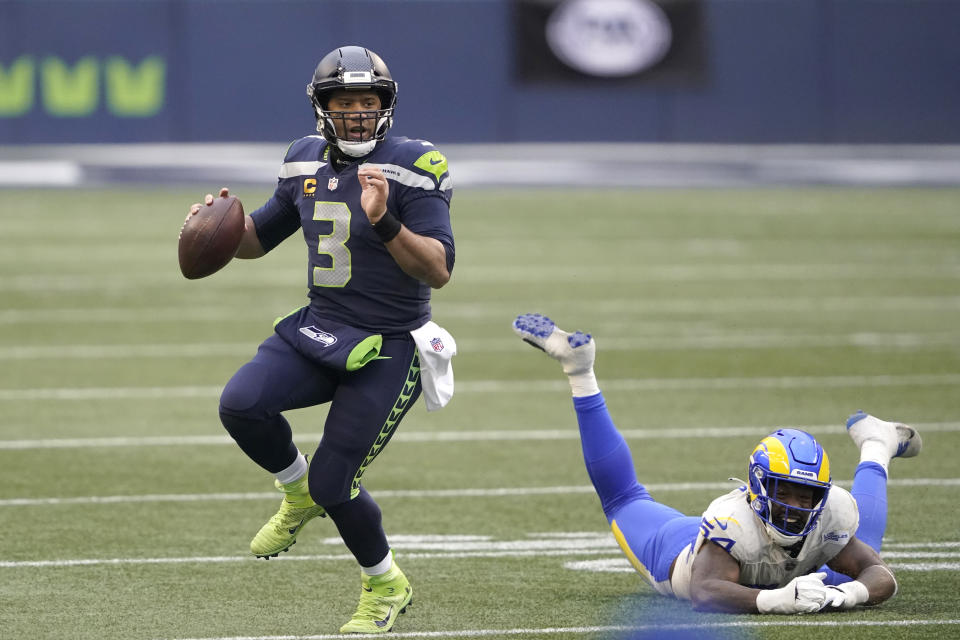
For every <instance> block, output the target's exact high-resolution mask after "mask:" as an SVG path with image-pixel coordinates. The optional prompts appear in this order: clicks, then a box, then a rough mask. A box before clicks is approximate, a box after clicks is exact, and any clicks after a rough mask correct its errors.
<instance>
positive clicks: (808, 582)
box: [757, 573, 828, 614]
mask: <svg viewBox="0 0 960 640" xmlns="http://www.w3.org/2000/svg"><path fill="white" fill-rule="evenodd" d="M826 577H827V574H826V573H811V574H809V575H805V576H797V577H796V578H794V579H793V580H791V581H790V582H789V583H788V584H787V586H785V587H780V588H779V589H764V590H762V591H760V593H758V594H757V610H758V611H759V612H760V613H783V614H792V613H813V612H815V611H819V610H820V609H822V608H823V607H824V605H825V604H826V603H827V596H828V588H827V586H826V585H824V584H823V579H824V578H826Z"/></svg>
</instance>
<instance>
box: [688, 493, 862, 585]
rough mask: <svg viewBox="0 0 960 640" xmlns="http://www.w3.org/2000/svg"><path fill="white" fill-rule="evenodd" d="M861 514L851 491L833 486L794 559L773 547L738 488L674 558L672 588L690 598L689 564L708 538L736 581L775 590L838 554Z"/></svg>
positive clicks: (714, 507) (714, 509)
mask: <svg viewBox="0 0 960 640" xmlns="http://www.w3.org/2000/svg"><path fill="white" fill-rule="evenodd" d="M859 521H860V514H859V512H858V510H857V503H856V501H855V500H854V499H853V496H852V495H850V492H848V491H846V490H844V489H841V488H840V487H838V486H836V485H833V486H832V487H830V492H829V493H828V494H827V504H826V506H824V508H823V513H822V514H821V515H820V520H819V521H818V522H817V524H816V526H815V527H814V529H813V531H811V532H810V533H809V534H807V537H806V541H805V542H804V544H803V547H802V548H801V550H800V553H799V554H798V555H797V557H796V558H792V557H790V554H789V552H788V550H787V549H784V548H783V547H781V546H779V545H778V544H776V543H775V542H774V541H773V539H772V538H771V537H770V535H769V534H768V533H767V529H766V527H765V526H764V523H763V521H762V520H761V519H760V518H758V517H757V516H756V514H755V513H754V512H753V509H751V508H750V505H749V504H748V503H747V489H746V487H743V486H741V487H739V488H737V489H734V490H733V491H731V492H730V493H728V494H726V495H723V496H720V497H719V498H717V499H716V500H714V501H713V502H711V503H710V506H709V507H707V510H706V511H704V512H703V518H702V519H701V521H700V533H699V535H698V536H697V539H696V540H695V541H694V542H692V543H691V544H689V545H687V546H686V547H685V548H684V550H683V551H681V552H680V555H678V556H677V561H676V565H675V566H674V569H673V576H672V578H671V580H670V584H671V587H672V590H673V593H674V595H676V596H677V597H678V598H684V599H686V600H689V599H690V575H691V572H692V570H693V560H694V558H696V556H697V552H698V551H700V547H701V546H703V543H704V542H706V541H707V540H710V541H712V542H713V543H715V544H718V545H720V546H721V547H723V548H724V549H725V550H726V551H727V552H728V553H729V554H730V555H731V556H733V559H734V560H736V561H737V563H738V564H739V565H740V579H739V583H740V584H742V585H744V586H746V587H753V588H755V589H775V588H778V587H782V586H784V585H786V584H787V583H788V582H790V581H791V580H793V579H794V578H796V577H797V576H802V575H806V574H808V573H812V572H814V571H816V570H817V569H819V568H820V567H821V566H822V565H824V564H825V563H827V562H829V561H830V560H832V559H833V557H834V556H836V555H837V554H838V553H840V550H841V549H843V548H844V547H845V546H846V545H847V543H848V542H850V540H851V539H852V538H853V536H854V534H855V533H856V531H857V525H858V524H859Z"/></svg>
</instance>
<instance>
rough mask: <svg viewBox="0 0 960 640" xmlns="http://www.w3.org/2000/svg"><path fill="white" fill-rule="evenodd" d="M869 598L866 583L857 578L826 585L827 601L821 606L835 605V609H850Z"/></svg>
mask: <svg viewBox="0 0 960 640" xmlns="http://www.w3.org/2000/svg"><path fill="white" fill-rule="evenodd" d="M869 598H870V592H869V591H867V585H865V584H863V583H862V582H860V581H859V580H852V581H850V582H844V583H843V584H838V585H836V586H834V585H830V586H829V587H827V601H826V602H825V603H824V605H823V607H824V608H825V609H826V608H827V607H835V608H837V609H841V610H846V609H852V608H854V607H855V606H857V605H858V604H863V603H864V602H866V601H867V600H868V599H869Z"/></svg>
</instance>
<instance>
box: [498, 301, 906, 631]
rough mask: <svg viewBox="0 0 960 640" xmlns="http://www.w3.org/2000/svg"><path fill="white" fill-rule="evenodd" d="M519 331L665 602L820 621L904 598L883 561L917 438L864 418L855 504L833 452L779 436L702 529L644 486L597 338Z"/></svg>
mask: <svg viewBox="0 0 960 640" xmlns="http://www.w3.org/2000/svg"><path fill="white" fill-rule="evenodd" d="M513 329H514V331H515V332H516V333H517V335H519V336H520V337H521V338H523V339H524V341H526V342H528V343H530V344H531V345H533V346H535V347H537V348H539V349H542V350H543V351H545V352H546V353H547V354H548V355H550V356H551V357H553V358H555V359H556V360H559V361H560V363H561V365H562V366H563V371H564V373H566V374H567V376H568V379H569V382H570V387H571V390H572V392H573V405H574V408H575V409H576V412H577V421H578V424H579V427H580V443H581V447H582V449H583V457H584V462H585V463H586V466H587V472H588V474H589V476H590V480H591V481H592V482H593V486H594V488H595V489H596V492H597V495H598V496H599V497H600V502H601V505H602V507H603V511H604V513H605V514H606V516H607V521H608V522H609V524H610V527H611V529H612V530H613V535H614V537H615V538H616V539H617V542H618V543H619V544H620V547H621V548H622V549H623V552H624V553H625V554H626V556H627V558H628V559H629V560H630V562H631V564H632V565H633V566H634V568H635V569H636V570H637V571H638V572H639V573H640V574H641V575H642V576H643V577H644V579H645V580H646V581H647V582H649V583H650V585H651V586H652V587H653V588H654V589H655V590H656V591H657V592H658V593H661V594H663V595H672V596H676V597H678V598H683V599H689V600H691V601H692V603H693V605H694V608H696V609H698V610H703V611H723V612H732V613H779V614H795V613H812V612H815V611H820V610H836V609H850V608H853V607H855V606H857V605H859V604H868V605H874V604H878V603H880V602H883V601H884V600H887V599H888V598H890V597H892V596H893V595H894V594H895V593H896V591H897V582H896V579H895V578H894V575H893V572H892V571H890V568H889V567H887V565H886V563H884V561H883V560H882V559H881V558H880V554H879V550H880V542H881V539H882V538H883V533H884V530H885V529H886V518H887V511H886V507H887V504H886V495H887V493H886V492H887V488H886V487H887V471H888V468H889V464H890V460H891V458H896V457H901V458H908V457H912V456H915V455H917V454H918V453H919V452H920V448H921V446H922V443H921V440H920V435H919V434H918V433H917V431H916V429H914V428H912V427H909V426H907V425H904V424H899V423H893V422H886V421H884V420H879V419H877V418H875V417H873V416H871V415H868V414H866V413H863V412H857V413H855V414H853V415H852V416H850V418H849V419H848V420H847V432H848V433H849V434H850V437H851V438H852V439H853V441H854V443H856V444H857V446H858V447H859V448H860V463H859V465H858V466H857V470H856V472H855V474H854V481H853V487H852V489H851V491H850V492H847V491H846V490H844V489H842V488H841V487H838V486H836V485H834V484H832V483H831V478H830V462H829V458H828V457H827V454H826V452H825V451H824V450H823V447H821V446H820V444H819V443H818V442H817V441H816V440H815V439H814V437H813V436H811V435H810V434H809V433H807V432H805V431H801V430H799V429H778V430H776V431H774V432H773V433H771V434H770V435H769V436H767V437H766V438H764V439H763V440H761V441H760V444H758V445H757V446H756V448H754V450H753V452H752V453H751V455H750V460H749V464H748V467H747V473H748V481H747V482H744V483H743V484H742V485H741V486H740V487H738V488H736V489H734V490H733V491H731V492H730V493H728V494H726V495H723V496H720V497H719V498H717V499H716V500H714V501H713V502H712V503H711V504H710V506H709V507H707V510H706V511H704V513H703V515H702V516H700V517H691V516H686V515H684V514H682V513H680V512H679V511H677V510H676V509H673V508H671V507H668V506H666V505H664V504H661V503H659V502H656V501H654V500H653V498H652V497H651V496H650V494H649V493H648V492H647V490H646V488H644V486H643V485H642V484H640V483H639V482H638V481H637V476H636V472H635V471H634V466H633V459H632V456H631V454H630V449H629V447H628V446H627V443H626V441H625V440H624V439H623V436H622V435H621V434H620V433H619V432H618V431H617V429H616V426H615V425H614V424H613V420H612V419H611V417H610V414H609V412H608V411H607V407H606V402H605V401H604V398H603V395H602V394H601V393H600V388H599V386H598V385H597V380H596V376H595V375H594V372H593V362H594V358H595V355H596V342H595V341H594V340H593V338H592V337H591V336H590V335H589V334H584V333H581V332H579V331H578V332H575V333H567V332H566V331H562V330H561V329H559V328H557V327H556V325H555V324H554V323H553V321H552V320H550V319H549V318H547V317H545V316H541V315H539V314H525V315H521V316H519V317H518V318H517V319H516V320H515V321H514V323H513Z"/></svg>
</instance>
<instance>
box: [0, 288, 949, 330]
mask: <svg viewBox="0 0 960 640" xmlns="http://www.w3.org/2000/svg"><path fill="white" fill-rule="evenodd" d="M582 304H583V303H582V302H577V304H576V306H575V308H579V307H580V306H582ZM589 306H590V309H591V310H593V312H594V313H596V314H603V313H607V312H616V313H618V314H621V315H622V314H634V313H645V314H649V313H693V314H698V315H702V314H710V315H715V314H719V313H735V314H737V313H777V314H784V313H791V314H793V313H822V312H824V311H849V310H850V309H855V308H861V307H862V308H869V309H872V310H874V311H918V310H921V311H947V312H949V311H960V296H948V295H944V296H860V297H849V296H834V297H829V296H827V297H821V296H817V297H811V296H791V297H785V298H776V297H769V296H758V297H753V298H730V297H726V298H717V299H709V298H669V299H662V298H661V299H656V298H655V299H650V298H642V299H637V298H635V297H633V298H629V299H627V298H624V299H615V298H604V299H603V300H596V301H590V302H589ZM559 308H560V307H559V305H558V306H557V309H558V310H559ZM565 308H569V307H565ZM434 310H435V312H436V313H437V317H438V318H470V319H473V320H476V319H478V318H506V319H510V318H513V317H514V316H515V315H517V314H518V313H522V312H525V311H537V309H528V308H527V305H520V304H519V303H514V302H511V303H505V302H502V303H495V302H494V303H483V304H479V303H471V302H444V303H443V304H442V305H438V306H435V307H434ZM54 311H55V312H54ZM286 311H288V309H278V310H277V313H285V312H286ZM554 313H558V311H554ZM236 315H237V309H236V308H235V307H154V308H129V307H96V308H69V309H56V310H48V309H37V308H19V309H3V310H0V325H4V324H37V323H49V324H61V323H62V322H63V319H64V318H69V319H70V323H71V325H75V324H78V323H90V324H102V323H110V324H122V323H133V324H141V323H150V324H155V323H158V322H185V321H188V320H189V321H191V322H223V321H227V320H236ZM247 319H248V320H251V318H249V317H248V318H247ZM271 319H272V318H271ZM252 321H255V319H252ZM265 326H266V325H265Z"/></svg>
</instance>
